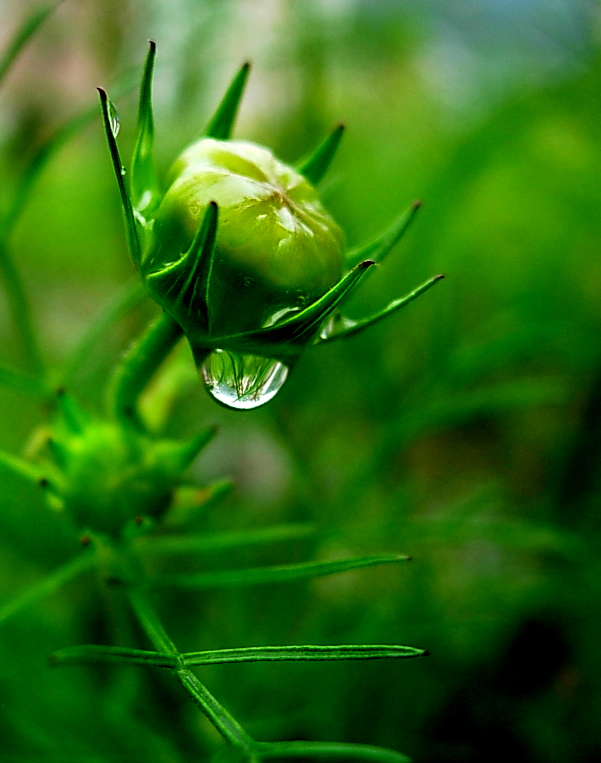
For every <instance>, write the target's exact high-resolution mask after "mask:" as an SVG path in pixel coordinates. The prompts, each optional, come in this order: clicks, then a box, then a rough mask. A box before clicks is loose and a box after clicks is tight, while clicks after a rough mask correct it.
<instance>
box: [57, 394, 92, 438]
mask: <svg viewBox="0 0 601 763" xmlns="http://www.w3.org/2000/svg"><path fill="white" fill-rule="evenodd" d="M58 410H59V413H60V415H61V417H62V420H63V423H64V425H65V427H66V429H67V430H68V431H69V432H70V433H72V434H81V433H82V432H84V431H85V430H86V429H87V427H88V426H89V425H90V423H91V422H92V418H91V416H90V415H89V414H88V412H87V411H84V409H83V408H82V407H81V406H80V405H79V403H78V402H77V401H76V400H75V398H74V397H72V396H71V395H69V394H68V393H67V392H65V390H64V389H63V388H59V390H58Z"/></svg>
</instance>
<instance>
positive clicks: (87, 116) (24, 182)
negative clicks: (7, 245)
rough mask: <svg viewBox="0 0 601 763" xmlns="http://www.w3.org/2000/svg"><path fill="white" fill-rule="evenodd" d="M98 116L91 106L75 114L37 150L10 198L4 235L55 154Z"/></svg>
mask: <svg viewBox="0 0 601 763" xmlns="http://www.w3.org/2000/svg"><path fill="white" fill-rule="evenodd" d="M97 116H98V107H97V106H91V107H90V108H88V109H85V111H82V112H81V113H80V114H76V115H75V116H74V117H72V118H71V119H69V120H68V121H67V122H65V123H64V124H63V125H61V126H60V127H59V128H58V129H57V130H55V132H54V133H53V134H52V135H51V136H50V137H49V138H48V139H47V140H46V141H45V142H44V143H42V145H41V146H39V148H38V149H37V151H36V152H35V154H34V155H33V156H32V158H31V160H30V161H29V164H28V165H27V167H26V169H25V171H24V172H23V174H22V176H21V178H20V180H19V182H18V184H17V187H16V189H15V191H14V194H13V196H12V199H11V202H10V205H9V208H8V211H7V213H6V215H5V217H4V221H3V227H4V235H5V236H8V235H9V233H10V231H11V230H12V229H13V227H14V225H15V223H16V222H17V220H18V219H19V216H20V215H21V212H22V211H23V209H24V207H25V204H26V203H27V200H28V199H29V195H30V193H31V190H32V188H33V186H34V185H35V183H36V181H37V179H38V178H39V176H40V174H41V173H42V171H43V170H44V168H45V167H46V165H47V164H48V162H49V161H50V159H51V158H52V157H53V156H54V154H56V152H57V151H58V150H59V149H60V148H61V147H62V146H64V145H65V143H67V142H68V141H69V140H70V139H71V138H72V137H73V136H74V135H76V134H77V133H78V132H79V131H80V130H82V129H83V128H84V127H85V126H86V125H88V124H90V122H92V120H93V119H95V118H96V117H97Z"/></svg>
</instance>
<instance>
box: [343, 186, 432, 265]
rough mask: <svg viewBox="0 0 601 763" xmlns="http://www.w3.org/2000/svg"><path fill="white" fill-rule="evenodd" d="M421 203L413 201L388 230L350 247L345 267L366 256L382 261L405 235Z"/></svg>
mask: <svg viewBox="0 0 601 763" xmlns="http://www.w3.org/2000/svg"><path fill="white" fill-rule="evenodd" d="M421 205H422V203H421V201H419V200H418V201H414V202H413V204H412V205H411V206H410V207H409V209H408V210H407V211H406V212H404V213H403V214H402V215H401V216H400V217H399V219H398V220H397V221H396V222H394V223H393V224H392V225H391V226H390V228H388V230H386V231H384V233H382V234H380V235H379V236H378V237H377V238H376V239H374V240H373V241H372V242H370V243H369V244H364V245H363V246H360V247H357V248H356V249H351V251H350V252H348V253H347V255H346V264H347V267H349V268H350V267H353V266H354V265H356V264H357V263H358V262H361V261H362V260H365V259H368V258H369V259H370V260H374V262H382V260H383V259H384V257H386V255H387V254H388V253H389V252H390V250H391V249H392V248H393V247H394V246H395V245H396V244H398V242H399V241H400V240H401V238H402V237H403V236H404V235H405V233H406V232H407V230H408V228H409V226H410V225H411V223H412V222H413V220H414V219H415V215H416V214H417V212H418V210H419V209H420V207H421Z"/></svg>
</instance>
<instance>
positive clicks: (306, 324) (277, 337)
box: [227, 260, 375, 361]
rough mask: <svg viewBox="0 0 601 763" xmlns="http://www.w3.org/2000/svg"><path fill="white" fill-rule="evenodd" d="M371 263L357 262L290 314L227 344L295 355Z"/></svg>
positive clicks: (244, 349)
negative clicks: (312, 298) (318, 297)
mask: <svg viewBox="0 0 601 763" xmlns="http://www.w3.org/2000/svg"><path fill="white" fill-rule="evenodd" d="M374 264H375V263H374V262H372V261H371V260H366V261H365V262H361V263H359V264H358V265H356V266H355V267H354V268H353V269H352V270H351V271H350V273H347V274H346V275H345V276H344V277H343V278H341V279H340V281H339V282H338V283H337V284H336V285H335V286H333V287H332V288H331V289H330V290H329V291H327V292H326V293H325V294H324V295H323V297H321V298H320V299H318V300H316V301H315V302H314V303H313V304H312V305H309V307H307V308H305V309H304V310H302V311H301V312H300V313H297V314H296V315H294V316H293V317H292V318H288V319H287V320H284V321H282V322H281V323H276V324H275V325H273V326H270V327H268V328H265V329H259V330H258V331H249V332H247V333H244V334H237V335H234V336H229V337H227V342H228V346H229V347H232V348H236V349H238V350H240V351H242V352H248V353H255V354H258V355H265V356H267V357H272V358H278V359H281V360H283V361H291V360H294V359H296V358H297V357H298V355H299V354H300V353H301V352H302V350H303V348H304V347H305V345H306V344H307V342H308V341H309V340H310V338H311V336H312V334H314V333H315V332H316V331H317V330H318V329H319V326H320V324H321V323H322V322H323V321H324V320H325V319H326V318H327V317H328V315H330V314H331V313H332V312H333V311H334V310H335V309H336V307H337V306H338V305H339V304H340V303H341V302H342V300H343V299H344V298H345V297H347V296H348V294H349V293H350V292H351V291H352V290H353V289H354V288H355V287H356V286H358V285H359V283H360V281H361V280H362V279H363V277H364V276H365V275H366V273H367V272H368V270H369V269H370V268H371V267H372V266H373V265H374Z"/></svg>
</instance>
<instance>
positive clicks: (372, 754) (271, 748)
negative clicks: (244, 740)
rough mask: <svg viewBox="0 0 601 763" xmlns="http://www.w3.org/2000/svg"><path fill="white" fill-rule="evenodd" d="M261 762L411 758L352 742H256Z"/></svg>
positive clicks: (386, 762) (400, 762) (403, 762)
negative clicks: (275, 759)
mask: <svg viewBox="0 0 601 763" xmlns="http://www.w3.org/2000/svg"><path fill="white" fill-rule="evenodd" d="M257 745H258V749H257V752H258V755H259V757H260V758H261V760H266V759H269V758H300V757H303V758H304V757H309V758H342V759H343V760H345V761H346V760H372V761H376V762H377V763H411V758H408V757H407V756H406V755H403V754H402V753H400V752H396V751H395V750H388V749H387V748H386V747H373V746H372V745H367V744H353V743H352V742H300V741H299V742H258V743H257Z"/></svg>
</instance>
